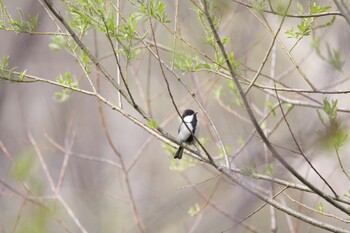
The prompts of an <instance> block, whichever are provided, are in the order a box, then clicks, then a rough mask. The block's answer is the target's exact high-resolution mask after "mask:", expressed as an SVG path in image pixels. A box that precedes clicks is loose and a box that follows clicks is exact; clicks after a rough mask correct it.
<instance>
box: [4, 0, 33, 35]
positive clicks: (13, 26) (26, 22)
mask: <svg viewBox="0 0 350 233" xmlns="http://www.w3.org/2000/svg"><path fill="white" fill-rule="evenodd" d="M17 12H18V15H19V17H17V18H15V19H13V18H12V17H11V15H10V14H9V12H8V11H7V8H6V6H5V4H4V3H3V1H2V0H0V14H1V15H0V16H1V20H0V30H12V31H15V32H17V33H21V32H34V31H35V30H36V29H37V27H38V16H31V15H28V16H25V15H24V14H23V11H22V10H21V9H20V8H17Z"/></svg>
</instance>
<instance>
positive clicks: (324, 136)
mask: <svg viewBox="0 0 350 233" xmlns="http://www.w3.org/2000/svg"><path fill="white" fill-rule="evenodd" d="M337 104H338V100H332V102H329V100H328V98H324V99H323V111H324V112H325V113H326V115H327V117H328V122H325V121H324V120H323V119H322V117H321V115H320V114H319V118H320V120H321V122H322V123H323V124H324V126H325V130H323V131H320V135H321V142H322V143H323V145H324V146H325V147H327V148H329V147H330V148H334V149H335V150H336V151H337V152H338V151H339V149H340V147H342V146H343V145H344V143H345V141H346V140H347V137H348V133H347V131H346V129H345V127H344V126H342V125H341V123H340V122H339V121H338V119H337Z"/></svg>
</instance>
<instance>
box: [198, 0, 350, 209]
mask: <svg viewBox="0 0 350 233" xmlns="http://www.w3.org/2000/svg"><path fill="white" fill-rule="evenodd" d="M203 2H204V8H205V9H204V11H205V15H206V18H207V20H208V23H209V25H210V28H211V30H212V33H213V35H214V37H215V40H216V42H217V44H218V46H219V48H220V50H221V52H222V55H223V57H224V59H225V61H226V64H227V66H228V68H229V71H230V74H231V76H232V78H233V81H234V83H235V85H236V86H237V89H238V91H239V94H240V96H241V98H242V101H243V104H244V106H245V108H246V111H247V113H248V115H249V118H250V120H251V121H252V123H253V125H254V127H255V128H256V130H257V132H258V134H259V135H260V137H261V139H262V140H263V142H264V143H265V144H266V146H267V148H268V149H269V150H270V151H271V154H272V155H273V156H274V157H275V158H276V159H277V160H278V161H279V162H280V163H281V164H282V165H283V166H284V167H285V168H286V169H287V170H288V171H290V172H291V173H292V174H293V175H294V176H295V177H296V178H297V179H299V180H300V181H301V182H302V183H304V184H305V185H306V186H308V187H309V188H310V189H311V190H313V191H314V192H315V193H317V194H318V195H319V196H321V197H322V198H324V199H325V200H326V201H328V202H329V203H331V204H332V205H333V206H334V207H336V208H338V209H339V210H341V211H343V212H344V213H346V214H348V215H350V210H349V209H348V208H347V207H345V206H343V205H341V204H339V203H338V202H336V201H334V200H333V199H331V198H330V197H329V196H327V194H326V193H324V192H322V191H321V190H320V189H318V188H317V187H316V186H314V185H313V184H312V183H310V182H309V181H308V180H306V179H305V178H304V177H303V176H302V175H301V174H299V173H298V172H297V171H296V170H295V169H294V168H293V167H292V166H291V165H290V164H289V163H288V162H287V161H286V160H285V159H284V158H283V157H282V156H281V155H280V154H279V153H278V152H277V151H276V149H275V148H274V147H273V145H272V144H271V142H270V141H269V139H268V138H267V137H266V135H265V134H264V132H263V130H262V128H261V127H260V125H259V123H258V122H257V120H256V117H255V115H254V113H253V111H252V109H251V107H250V104H249V102H248V99H247V98H246V96H245V94H244V91H243V88H242V86H241V84H240V82H239V80H238V78H237V76H236V74H235V72H234V69H233V67H232V65H231V63H230V60H229V58H228V56H227V53H226V50H225V47H224V45H223V43H222V41H221V39H220V36H219V34H218V32H217V30H216V28H215V26H214V24H213V21H212V19H211V16H210V14H209V11H208V7H207V1H206V0H204V1H203ZM289 4H291V1H289Z"/></svg>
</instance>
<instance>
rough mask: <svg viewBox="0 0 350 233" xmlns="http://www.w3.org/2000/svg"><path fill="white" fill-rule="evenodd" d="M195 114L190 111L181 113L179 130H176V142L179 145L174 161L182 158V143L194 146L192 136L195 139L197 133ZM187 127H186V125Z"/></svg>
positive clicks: (197, 126)
mask: <svg viewBox="0 0 350 233" xmlns="http://www.w3.org/2000/svg"><path fill="white" fill-rule="evenodd" d="M197 113H198V112H194V111H193V110H192V109H186V110H185V111H184V112H183V113H182V119H183V121H181V124H180V127H179V130H178V135H177V140H178V142H179V143H180V146H179V148H178V149H177V151H176V153H175V156H174V159H181V158H182V153H183V151H184V148H183V147H182V143H184V142H185V143H188V144H194V143H195V139H194V137H193V135H195V136H196V137H197V135H198V132H199V125H198V121H197V116H196V115H197ZM185 124H186V125H187V127H186V125H185Z"/></svg>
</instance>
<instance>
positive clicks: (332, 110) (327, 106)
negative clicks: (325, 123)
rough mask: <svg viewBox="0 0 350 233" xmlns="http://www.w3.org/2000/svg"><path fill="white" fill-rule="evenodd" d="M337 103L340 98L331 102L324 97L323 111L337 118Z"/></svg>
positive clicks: (330, 116)
mask: <svg viewBox="0 0 350 233" xmlns="http://www.w3.org/2000/svg"><path fill="white" fill-rule="evenodd" d="M337 104H338V100H332V104H331V103H330V102H329V100H328V98H327V97H324V98H323V111H324V112H325V113H326V114H327V115H328V117H329V118H330V119H335V118H336V117H337Z"/></svg>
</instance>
